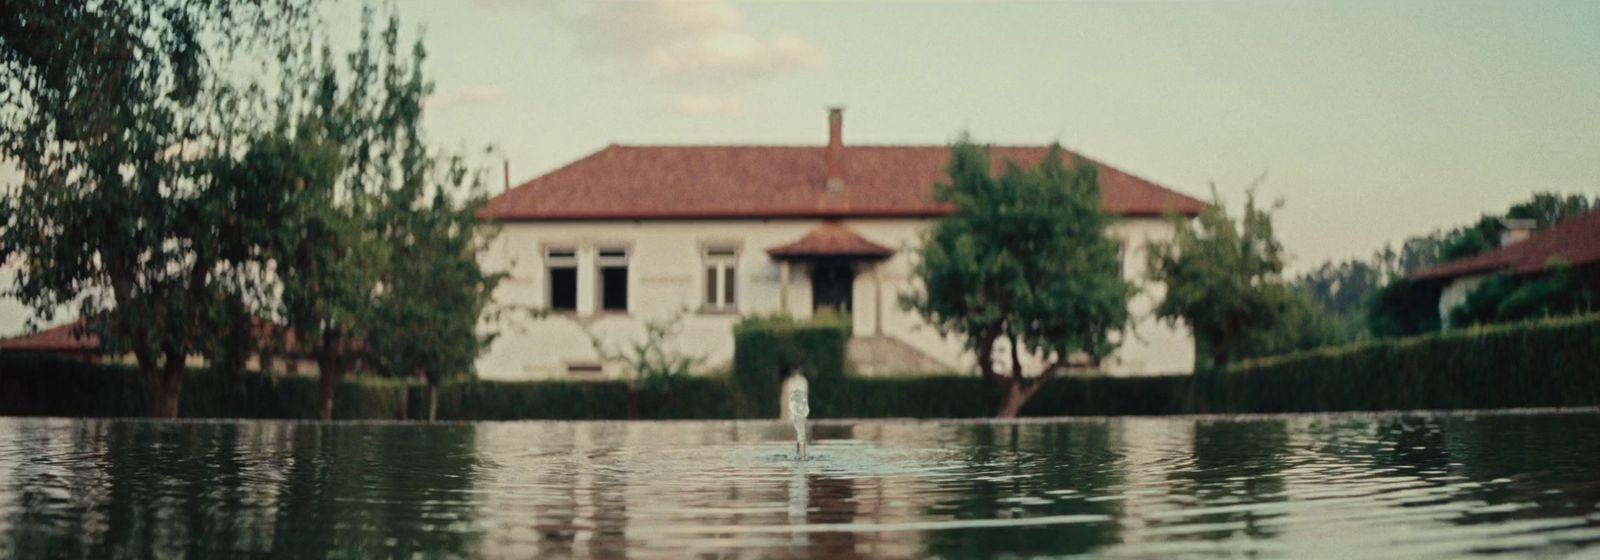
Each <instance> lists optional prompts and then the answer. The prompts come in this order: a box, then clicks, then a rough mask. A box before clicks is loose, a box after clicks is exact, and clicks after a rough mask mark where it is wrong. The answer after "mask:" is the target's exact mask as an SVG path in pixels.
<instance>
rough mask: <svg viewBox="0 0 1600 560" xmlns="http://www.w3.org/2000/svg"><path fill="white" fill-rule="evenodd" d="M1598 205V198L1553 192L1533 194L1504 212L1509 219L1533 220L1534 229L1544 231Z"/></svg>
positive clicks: (1599, 199) (1599, 201)
mask: <svg viewBox="0 0 1600 560" xmlns="http://www.w3.org/2000/svg"><path fill="white" fill-rule="evenodd" d="M1597 204H1600V196H1596V197H1595V199H1594V200H1593V201H1591V200H1590V199H1588V198H1585V197H1584V196H1583V195H1581V194H1569V195H1566V196H1562V195H1561V194H1559V193H1554V192H1538V193H1534V195H1533V198H1531V199H1529V200H1527V201H1524V202H1520V203H1517V204H1514V205H1512V206H1511V208H1510V209H1509V210H1506V217H1507V218H1511V219H1521V220H1533V225H1534V229H1545V228H1548V227H1550V226H1553V225H1556V224H1559V223H1561V222H1562V221H1563V220H1566V219H1567V218H1571V217H1574V216H1578V215H1580V214H1584V213H1587V212H1589V210H1590V209H1593V208H1595V206H1596V205H1597Z"/></svg>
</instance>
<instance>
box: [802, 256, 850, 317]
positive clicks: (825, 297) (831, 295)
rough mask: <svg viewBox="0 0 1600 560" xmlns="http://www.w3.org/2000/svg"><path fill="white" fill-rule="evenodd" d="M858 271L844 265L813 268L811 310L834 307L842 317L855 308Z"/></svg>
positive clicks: (826, 264) (828, 264) (836, 264)
mask: <svg viewBox="0 0 1600 560" xmlns="http://www.w3.org/2000/svg"><path fill="white" fill-rule="evenodd" d="M855 280H856V270H855V268H852V267H851V266H850V265H848V264H844V263H817V264H816V265H815V266H812V267H811V310H812V311H813V312H815V311H817V310H820V309H822V308H824V307H832V308H833V309H834V310H835V311H838V312H839V313H840V314H842V315H847V316H848V315H849V314H850V310H851V309H853V308H854V305H853V304H854V302H855V293H854V292H855V290H854V289H852V287H853V286H854V285H855Z"/></svg>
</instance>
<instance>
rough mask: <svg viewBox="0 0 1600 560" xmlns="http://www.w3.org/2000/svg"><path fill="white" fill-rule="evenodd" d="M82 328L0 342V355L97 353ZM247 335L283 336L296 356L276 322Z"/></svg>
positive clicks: (261, 322)
mask: <svg viewBox="0 0 1600 560" xmlns="http://www.w3.org/2000/svg"><path fill="white" fill-rule="evenodd" d="M81 324H83V320H81V319H80V320H77V321H73V322H71V323H67V324H64V325H57V326H54V327H50V328H48V329H44V330H42V331H39V332H36V333H33V334H21V335H17V336H13V337H11V338H6V339H0V351H8V350H9V351H27V352H95V351H99V349H100V338H99V337H97V336H95V335H93V334H84V335H83V336H82V337H81V338H80V337H77V336H75V335H74V334H73V332H72V330H73V329H74V328H76V327H78V326H79V325H81ZM250 331H251V332H252V333H254V335H255V337H256V339H257V340H258V341H261V342H263V343H265V342H267V341H269V340H271V337H274V336H277V335H280V334H281V335H282V336H283V343H284V347H283V348H282V351H284V352H287V353H291V354H293V353H297V352H299V351H300V349H299V348H298V347H297V346H296V344H295V333H294V331H293V330H292V329H288V328H286V327H284V326H282V325H279V324H277V323H275V322H272V321H269V320H267V319H263V318H260V317H252V318H251V319H250Z"/></svg>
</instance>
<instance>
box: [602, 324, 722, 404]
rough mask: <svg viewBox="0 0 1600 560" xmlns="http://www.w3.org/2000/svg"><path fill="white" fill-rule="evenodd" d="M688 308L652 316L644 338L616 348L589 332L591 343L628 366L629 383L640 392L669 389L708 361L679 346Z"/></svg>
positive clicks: (603, 352)
mask: <svg viewBox="0 0 1600 560" xmlns="http://www.w3.org/2000/svg"><path fill="white" fill-rule="evenodd" d="M686 313H687V311H679V312H678V313H675V314H673V315H670V316H667V317H661V318H656V319H650V320H648V321H645V324H644V331H645V332H644V340H636V341H632V342H629V343H628V344H626V345H625V346H624V347H621V348H619V347H615V346H613V345H611V344H608V343H607V342H606V341H605V340H602V339H601V338H600V336H599V335H596V334H595V333H594V332H589V333H588V335H589V342H590V344H593V345H594V350H595V352H596V353H597V354H599V355H600V358H601V359H603V360H605V361H608V362H619V363H622V364H624V365H625V366H626V367H627V368H628V386H629V387H630V388H632V389H634V390H636V391H638V390H643V391H649V392H666V391H667V390H669V389H671V388H672V385H673V384H674V382H675V381H677V380H679V379H683V378H685V377H688V375H689V374H690V373H692V372H693V370H694V368H696V367H698V366H700V365H701V364H704V363H705V357H704V356H697V355H691V354H688V353H685V352H683V351H681V350H679V349H678V348H677V340H678V334H679V333H681V332H682V331H683V318H684V315H685V314H686Z"/></svg>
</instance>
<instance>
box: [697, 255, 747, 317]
mask: <svg viewBox="0 0 1600 560" xmlns="http://www.w3.org/2000/svg"><path fill="white" fill-rule="evenodd" d="M738 262H739V251H738V250H736V249H731V248H726V247H723V248H711V249H706V305H705V308H706V309H707V310H711V311H732V310H734V309H735V305H734V304H735V303H737V302H738V301H739V299H738V291H737V287H738V285H739V282H738V275H737V274H736V273H735V270H736V266H737V264H738Z"/></svg>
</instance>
